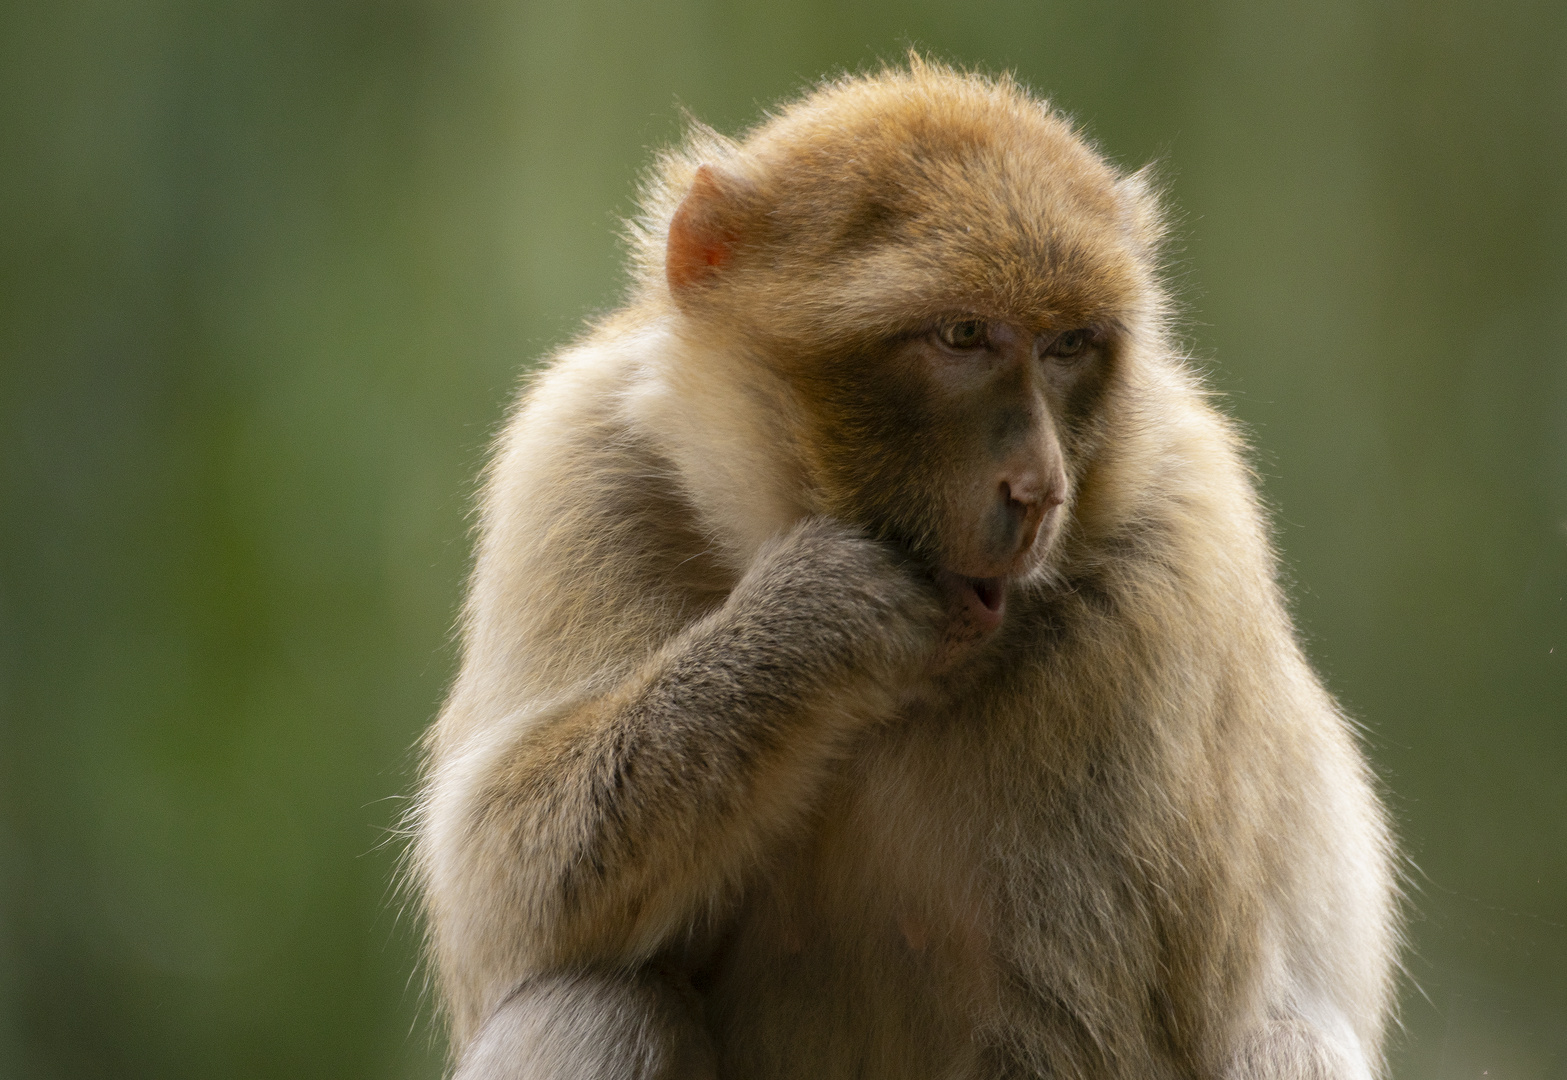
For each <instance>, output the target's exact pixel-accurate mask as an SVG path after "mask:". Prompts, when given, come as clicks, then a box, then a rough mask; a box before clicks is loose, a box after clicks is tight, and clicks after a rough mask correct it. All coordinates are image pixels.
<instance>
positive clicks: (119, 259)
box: [0, 0, 1567, 1080]
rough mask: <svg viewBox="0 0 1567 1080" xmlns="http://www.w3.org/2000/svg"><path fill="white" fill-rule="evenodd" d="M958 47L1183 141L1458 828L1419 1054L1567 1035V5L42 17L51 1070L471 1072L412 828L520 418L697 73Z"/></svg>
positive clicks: (6, 133) (1167, 149) (1409, 1001)
mask: <svg viewBox="0 0 1567 1080" xmlns="http://www.w3.org/2000/svg"><path fill="white" fill-rule="evenodd" d="M909 44H918V45H921V46H923V47H926V48H929V49H931V50H933V51H934V52H935V53H936V54H937V55H940V56H943V57H946V58H949V59H953V60H956V61H959V62H964V63H973V64H979V65H982V66H985V67H987V68H989V69H992V70H997V69H1001V68H1004V67H1011V68H1015V69H1016V70H1017V71H1018V73H1019V74H1020V75H1021V76H1022V77H1023V78H1024V79H1025V80H1027V81H1028V82H1029V83H1031V84H1032V85H1034V86H1035V87H1037V88H1039V89H1040V90H1042V91H1044V92H1047V93H1049V94H1050V95H1052V96H1053V97H1054V98H1055V99H1056V100H1058V101H1059V102H1060V103H1061V104H1062V106H1063V107H1065V108H1066V109H1068V110H1069V111H1071V112H1072V113H1073V114H1074V115H1076V116H1077V117H1079V118H1080V120H1081V121H1082V122H1083V124H1084V125H1085V126H1086V128H1087V129H1088V131H1089V132H1090V133H1091V134H1092V135H1093V136H1094V137H1095V138H1096V139H1097V140H1098V141H1099V142H1100V144H1101V145H1102V146H1103V147H1104V149H1105V150H1106V152H1107V153H1109V154H1110V155H1111V156H1112V157H1113V158H1115V159H1116V160H1118V161H1121V162H1123V163H1125V164H1128V165H1138V164H1141V163H1143V162H1145V161H1149V160H1157V161H1159V162H1161V163H1162V168H1163V171H1164V174H1165V175H1166V177H1167V178H1168V181H1169V189H1170V193H1171V197H1172V200H1173V203H1174V205H1175V206H1176V208H1177V211H1178V218H1177V220H1178V224H1179V229H1178V231H1179V234H1180V237H1181V240H1180V242H1179V243H1178V245H1177V247H1176V249H1175V252H1174V254H1175V257H1176V258H1175V263H1174V266H1173V268H1172V269H1173V275H1174V282H1175V284H1176V286H1177V288H1178V289H1179V291H1180V294H1181V296H1182V298H1183V300H1184V302H1185V305H1186V311H1187V313H1188V316H1189V319H1188V323H1187V332H1188V335H1189V339H1190V342H1191V345H1192V348H1193V349H1194V351H1195V353H1196V355H1197V356H1199V357H1201V358H1202V359H1203V360H1204V361H1205V363H1208V364H1209V365H1210V366H1211V368H1212V371H1213V380H1214V384H1215V386H1216V387H1217V388H1218V389H1220V390H1221V391H1222V392H1223V393H1224V394H1225V395H1226V398H1225V400H1226V403H1227V407H1229V408H1230V409H1231V410H1232V411H1233V412H1234V413H1235V414H1236V415H1238V416H1239V417H1240V418H1241V419H1242V420H1243V421H1244V422H1245V423H1246V424H1247V425H1248V428H1249V430H1250V431H1251V432H1252V433H1253V435H1254V439H1255V442H1256V445H1257V447H1258V455H1257V461H1258V467H1259V471H1260V472H1261V474H1262V476H1263V478H1264V482H1265V487H1266V491H1267V495H1268V497H1269V499H1270V501H1271V503H1272V504H1273V505H1274V506H1275V508H1276V509H1277V511H1278V515H1279V527H1278V536H1279V541H1280V545H1281V547H1282V549H1283V551H1284V553H1285V557H1286V560H1287V564H1288V568H1289V573H1290V577H1291V580H1292V594H1293V596H1294V597H1295V600H1296V608H1297V611H1298V614H1299V617H1300V621H1301V624H1302V627H1303V629H1304V632H1305V634H1306V636H1307V639H1308V644H1309V647H1310V649H1311V651H1312V653H1313V655H1314V657H1315V658H1316V659H1317V660H1318V662H1319V664H1320V665H1321V667H1322V669H1323V670H1324V672H1325V673H1326V676H1327V678H1328V681H1329V683H1330V685H1331V686H1332V687H1333V689H1334V690H1335V692H1337V693H1338V694H1339V695H1340V696H1341V697H1342V698H1343V700H1344V701H1345V702H1346V703H1347V705H1348V706H1349V707H1350V708H1351V709H1352V710H1353V712H1354V713H1355V714H1356V715H1357V716H1358V717H1360V718H1362V719H1363V720H1364V722H1365V724H1366V728H1367V733H1368V734H1367V740H1368V744H1369V746H1370V748H1371V750H1372V753H1373V756H1374V758H1375V760H1376V762H1377V765H1378V768H1379V771H1380V773H1381V775H1382V776H1383V777H1384V778H1385V781H1386V784H1387V787H1388V789H1389V790H1390V792H1391V802H1392V805H1393V807H1394V808H1395V812H1396V814H1397V817H1398V820H1399V823H1400V829H1401V831H1402V833H1403V835H1404V837H1405V838H1406V840H1407V846H1408V850H1409V852H1410V854H1411V856H1412V858H1413V860H1414V863H1415V864H1416V865H1417V869H1414V870H1412V871H1411V892H1412V908H1413V910H1414V911H1415V913H1416V914H1415V919H1414V921H1413V923H1412V928H1411V929H1412V939H1413V942H1414V946H1415V947H1414V949H1413V950H1412V951H1411V954H1410V960H1409V963H1410V968H1411V972H1412V974H1413V976H1414V978H1413V980H1412V981H1411V982H1410V983H1409V984H1408V992H1407V993H1406V994H1405V1009H1404V1016H1405V1022H1406V1024H1407V1033H1405V1034H1403V1035H1401V1036H1399V1037H1398V1038H1397V1040H1396V1046H1395V1054H1394V1060H1395V1063H1396V1065H1397V1066H1398V1070H1397V1074H1398V1075H1399V1076H1400V1077H1403V1078H1408V1080H1415V1078H1422V1080H1423V1078H1432V1080H1447V1078H1459V1077H1465V1078H1467V1077H1476V1076H1480V1075H1482V1071H1483V1070H1488V1071H1489V1075H1490V1076H1492V1077H1497V1078H1504V1077H1519V1078H1535V1077H1551V1076H1567V976H1564V974H1563V973H1564V972H1567V781H1564V779H1563V778H1564V776H1567V734H1564V720H1567V676H1564V672H1567V602H1564V600H1563V597H1564V594H1567V179H1564V178H1567V6H1563V5H1561V4H1560V3H1559V2H1555V3H1548V2H1535V0H1520V2H1517V3H1510V4H1507V5H1505V6H1503V5H1496V4H1493V3H1487V2H1482V0H1452V2H1442V0H1437V2H1427V3H1420V4H1416V3H1412V2H1408V0H1402V2H1400V0H1389V2H1378V3H1371V2H1369V0H1368V2H1359V3H1356V2H1349V0H1325V2H1323V3H1319V4H1316V5H1312V6H1311V7H1310V8H1309V10H1307V9H1306V7H1305V6H1303V5H1284V4H1276V5H1275V4H1257V3H1251V2H1247V0H1212V2H1192V3H1170V4H1155V3H1151V2H1146V3H1139V2H1134V0H1124V2H1118V3H1092V2H1086V0H1077V2H1058V3H1052V2H1042V3H1023V2H1010V3H990V2H985V3H977V4H973V5H957V4H950V3H938V2H933V0H919V2H913V3H908V2H904V3H891V2H885V0H884V2H879V3H866V4H854V5H850V4H847V3H837V2H827V0H773V2H770V3H768V4H766V5H761V4H755V5H741V4H734V3H718V2H699V0H689V2H684V3H667V4H662V5H648V4H637V3H630V2H605V0H584V2H580V3H573V4H567V3H559V4H551V5H530V4H525V3H524V4H518V3H511V4H502V3H451V2H446V3H437V2H433V0H380V2H369V0H313V2H304V0H272V2H250V3H243V2H242V3H233V4H208V3H192V2H183V3H181V2H162V3H159V2H152V0H148V2H142V3H137V4H112V3H89V2H84V0H68V2H62V3H57V4H20V3H16V4H9V5H6V6H5V7H4V8H3V9H0V1076H5V1077H18V1078H55V1077H62V1078H63V1077H72V1078H76V1077H82V1078H91V1077H114V1078H137V1077H156V1078H160V1080H170V1078H184V1077H189V1078H210V1077H220V1076H221V1077H233V1078H243V1077H263V1076H266V1077H285V1076H286V1077H291V1078H302V1077H323V1078H324V1077H333V1078H342V1077H358V1076H363V1077H372V1076H374V1077H385V1076H408V1077H432V1076H434V1075H436V1074H437V1072H438V1069H439V1060H440V1046H439V1042H438V1040H435V1039H433V1038H432V1036H431V1035H430V1034H429V1027H428V1011H429V1010H428V1007H427V1005H426V1004H425V1002H424V998H423V995H422V992H421V989H420V982H419V978H418V976H417V975H413V974H411V973H412V972H414V970H415V959H414V954H415V948H414V939H415V936H416V933H415V930H414V927H413V926H412V925H411V923H410V921H409V920H408V919H406V918H401V917H400V916H399V910H400V902H399V900H398V898H397V896H396V893H395V891H394V890H393V888H392V882H393V878H394V864H395V858H396V850H397V846H396V844H395V843H392V844H388V843H386V840H387V838H388V836H389V835H390V830H391V828H392V827H393V826H394V824H395V822H396V820H397V818H398V815H399V813H400V812H401V808H402V806H403V803H402V801H401V797H402V796H403V795H405V794H406V793H407V791H408V790H409V786H410V775H411V767H412V763H413V761H414V751H413V744H414V741H415V739H416V737H417V733H418V732H419V730H420V729H421V728H422V727H423V725H424V724H425V723H426V722H427V721H428V719H429V717H430V715H431V714H432V712H433V710H434V709H435V707H436V705H437V703H438V701H439V699H440V696H441V691H442V687H443V684H444V683H445V681H446V679H447V678H448V677H449V675H450V671H451V666H452V661H453V651H452V648H451V645H450V643H449V628H450V625H451V622H452V617H453V613H454V609H455V604H456V601H457V597H458V592H459V587H460V581H461V577H462V572H463V568H464V564H465V560H466V557H467V556H466V551H467V536H466V528H467V519H466V516H465V515H466V508H467V501H468V494H469V492H470V491H471V484H472V481H471V478H472V476H473V474H474V473H475V471H476V470H477V468H478V465H479V463H480V461H481V458H482V455H483V448H484V445H485V443H486V441H487V439H488V438H489V437H490V435H491V433H492V432H493V431H494V430H495V427H496V424H497V422H498V420H499V418H500V416H501V415H502V411H503V409H504V407H505V403H506V400H507V398H508V396H509V394H510V392H511V388H512V386H513V385H514V383H515V379H516V377H517V375H518V373H519V371H521V370H523V369H524V368H525V367H526V366H527V365H528V364H529V363H530V362H531V361H532V360H534V359H536V358H537V357H539V356H540V355H542V354H543V353H545V352H546V351H547V350H548V349H549V348H550V347H551V346H552V345H554V344H556V343H558V342H560V341H562V340H564V339H566V338H567V337H569V336H570V335H571V334H572V333H573V332H574V330H575V328H576V327H577V326H578V325H579V323H580V320H581V318H582V316H583V315H584V314H586V313H589V312H591V311H594V310H599V309H603V308H605V307H607V306H610V305H612V304H613V303H614V301H615V297H616V295H617V290H618V288H619V279H618V276H617V275H618V270H617V261H618V259H619V249H618V247H617V241H616V239H615V232H616V219H617V216H618V215H620V214H623V213H625V212H627V211H628V210H629V209H630V196H631V192H632V189H633V184H634V179H635V176H636V173H637V170H638V169H639V168H640V167H641V166H642V165H643V164H644V163H645V162H646V160H647V157H648V151H649V149H650V148H651V147H653V146H656V145H657V144H659V143H662V142H664V141H667V140H668V139H670V138H671V137H673V136H674V135H675V134H676V132H677V131H678V125H679V109H680V108H681V107H682V106H683V107H687V108H689V109H690V110H691V111H692V113H694V114H695V115H696V116H698V117H700V118H702V119H704V120H707V121H709V122H711V123H714V124H716V125H717V126H719V127H720V128H722V129H726V130H733V129H735V128H736V127H738V126H740V125H743V124H745V123H747V122H749V121H750V120H752V119H754V118H755V117H756V115H757V113H758V110H759V109H760V108H761V107H763V106H764V105H765V104H766V103H767V102H769V101H772V100H774V99H776V98H777V97H779V96H780V95H784V94H787V93H790V92H792V91H794V90H796V89H797V88H799V87H800V86H801V85H802V84H803V83H804V82H805V81H807V80H809V79H811V78H813V77H815V76H816V75H819V74H821V73H823V72H828V71H833V70H841V69H845V68H849V69H852V68H855V67H859V66H863V65H865V64H868V63H871V62H873V61H874V60H875V59H876V58H878V57H888V58H896V57H897V56H898V55H900V54H901V52H902V50H903V48H904V47H906V46H907V45H909ZM1416 983H1418V984H1419V986H1420V987H1422V988H1423V994H1422V993H1421V992H1420V991H1417V990H1416V989H1415V988H1414V987H1415V984H1416Z"/></svg>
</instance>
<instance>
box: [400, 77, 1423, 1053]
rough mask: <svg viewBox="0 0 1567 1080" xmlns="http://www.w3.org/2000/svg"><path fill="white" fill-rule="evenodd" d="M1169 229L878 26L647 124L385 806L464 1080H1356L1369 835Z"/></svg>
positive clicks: (1381, 880) (1367, 1000)
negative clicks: (407, 792) (662, 144)
mask: <svg viewBox="0 0 1567 1080" xmlns="http://www.w3.org/2000/svg"><path fill="white" fill-rule="evenodd" d="M1165 222H1166V215H1165V213H1164V211H1163V210H1162V208H1161V199H1160V194H1159V192H1158V190H1157V185H1156V184H1155V183H1154V180H1153V178H1152V177H1151V175H1150V174H1149V172H1148V170H1146V169H1145V170H1142V171H1135V172H1131V171H1124V170H1121V169H1120V168H1118V167H1116V166H1114V165H1112V164H1110V163H1109V162H1108V161H1107V160H1106V159H1105V158H1104V157H1103V156H1102V155H1101V154H1100V153H1099V152H1098V151H1097V150H1096V149H1094V148H1093V147H1092V146H1090V144H1089V143H1088V142H1087V140H1086V139H1085V138H1084V137H1083V136H1082V135H1080V134H1079V133H1078V131H1077V129H1076V128H1075V127H1074V125H1073V123H1072V122H1071V121H1070V120H1069V119H1068V118H1066V117H1064V116H1063V115H1062V114H1061V113H1060V112H1059V111H1058V110H1057V109H1056V108H1054V107H1053V106H1052V105H1051V104H1050V103H1049V102H1047V101H1045V100H1042V99H1040V98H1039V97H1037V96H1035V95H1034V94H1033V92H1032V91H1030V90H1029V89H1027V88H1026V87H1025V86H1023V85H1022V84H1021V83H1020V82H1019V81H1018V80H1016V79H1015V78H1013V77H1011V76H992V75H986V74H983V73H976V72H968V71H962V70H958V69H955V68H951V67H948V66H945V65H943V64H941V63H938V62H936V61H933V60H927V59H923V58H921V57H920V56H918V55H917V54H911V56H910V58H909V60H908V62H907V63H906V64H904V65H891V66H888V67H886V68H884V69H882V70H880V71H877V72H874V73H867V74H856V75H845V76H841V77H837V78H834V79H829V80H826V81H823V82H821V83H819V84H816V85H815V86H814V87H812V88H810V89H809V90H807V91H805V92H803V93H802V95H801V96H800V97H798V98H797V99H794V100H792V101H790V102H787V103H786V104H784V105H782V106H780V107H779V108H778V109H777V110H776V111H774V112H772V113H771V114H769V115H768V116H766V117H765V118H764V119H763V120H762V121H761V122H759V123H758V124H757V125H756V126H755V127H754V128H753V129H751V130H750V131H749V132H747V133H745V134H743V135H742V136H739V137H737V138H733V139H731V138H726V137H724V136H721V135H719V134H718V133H717V132H715V131H713V130H711V129H708V128H705V127H702V126H701V125H698V124H694V123H693V125H692V128H691V131H690V133H689V135H688V137H687V138H686V139H685V141H684V142H683V143H681V144H680V145H678V146H677V147H675V148H674V149H671V150H667V151H665V152H664V153H663V154H662V156H661V157H660V158H659V159H658V161H657V163H656V164H655V165H654V166H653V168H652V170H651V172H650V175H649V179H648V180H647V182H646V185H645V190H644V193H643V198H642V203H641V211H640V213H639V215H638V216H637V217H635V218H634V219H633V221H632V222H631V224H630V226H629V230H628V235H629V242H630V247H631V257H630V260H629V263H630V273H629V279H630V285H629V288H628V296H627V298H626V301H625V304H624V306H623V307H621V308H620V309H619V310H617V311H615V312H613V313H611V314H609V315H607V316H604V317H602V318H600V319H599V320H598V321H597V322H596V323H595V324H593V325H592V326H590V327H589V328H588V329H587V330H586V331H585V332H584V333H583V335H582V336H581V337H580V338H579V339H578V340H577V341H576V342H575V343H573V344H570V345H568V346H567V347H565V348H564V349H562V350H561V351H560V352H558V354H556V355H555V356H554V357H553V358H552V359H551V360H550V361H549V362H548V363H547V364H545V365H544V366H543V369H542V371H540V372H539V373H537V374H535V375H534V376H533V377H532V378H531V380H530V381H529V383H528V384H527V386H526V387H525V389H524V390H523V391H522V393H521V395H520V398H519V400H518V403H517V405H516V407H515V408H514V410H513V412H512V413H511V415H510V417H509V420H508V421H507V423H506V425H505V427H504V431H503V433H502V434H501V435H500V436H499V438H498V441H497V443H496V445H495V447H494V451H493V456H492V459H491V461H490V464H489V465H488V469H487V472H486V473H485V476H484V479H483V481H482V489H481V494H480V496H479V500H478V509H477V518H478V524H477V528H476V536H477V539H476V551H475V555H474V563H473V569H472V574H471V579H470V583H469V587H468V593H467V599H466V604H465V608H464V611H463V615H462V619H461V644H462V656H461V663H460V667H459V671H458V673H457V675H456V677H455V680H454V682H453V685H452V687H451V689H450V693H449V697H448V700H447V702H446V704H445V706H444V708H443V710H442V712H441V714H440V715H439V717H438V719H437V720H436V722H435V723H434V725H433V726H432V728H431V730H430V732H429V734H428V735H427V737H426V741H425V744H424V746H425V753H426V764H425V766H424V771H423V774H422V780H421V789H420V793H419V795H418V798H417V805H416V810H415V811H414V813H415V817H414V820H413V822H412V825H411V831H412V833H413V835H414V841H413V844H412V846H411V856H410V858H411V868H412V869H411V873H412V876H413V879H414V881H415V882H416V886H417V888H418V890H419V893H420V895H421V897H422V909H423V913H424V919H425V924H426V927H427V935H428V942H429V949H428V951H429V957H430V964H431V969H432V972H433V980H434V982H435V983H436V985H437V987H438V993H439V995H440V999H441V1001H442V1003H443V1008H444V1010H445V1014H446V1019H447V1025H448V1028H449V1033H450V1044H451V1047H452V1055H453V1063H454V1064H453V1070H454V1071H453V1075H454V1076H456V1077H458V1078H460V1080H499V1078H528V1080H543V1078H568V1077H570V1078H584V1080H585V1078H595V1080H597V1078H605V1080H608V1078H617V1080H618V1078H626V1080H630V1078H646V1080H652V1078H708V1080H713V1078H723V1080H788V1078H804V1077H811V1078H817V1080H831V1078H837V1077H862V1078H870V1080H877V1078H922V1077H928V1078H932V1080H937V1078H940V1080H958V1078H974V1080H981V1078H983V1080H1002V1078H1007V1080H1011V1078H1022V1077H1037V1078H1047V1077H1048V1078H1052V1080H1100V1078H1104V1080H1110V1078H1119V1080H1176V1078H1203V1080H1208V1078H1213V1080H1264V1078H1267V1080H1371V1078H1373V1077H1378V1076H1381V1075H1383V1074H1384V1071H1385V1064H1384V1060H1383V1051H1382V1042H1383V1036H1384V1030H1385V1028H1386V1027H1387V1025H1388V1023H1389V1018H1390V1015H1391V1011H1392V1002H1393V988H1394V984H1395V974H1396V968H1397V953H1398V948H1399V940H1400V923H1399V899H1398V892H1397V884H1396V862H1395V848H1394V843H1393V840H1392V838H1391V832H1390V826H1389V823H1388V821H1387V818H1386V815H1385V813H1384V811H1383V809H1382V808H1381V805H1380V801H1379V798H1378V796H1377V794H1376V789H1375V784H1374V781H1373V778H1372V776H1371V774H1370V771H1369V767H1368V765H1367V763H1366V761H1365V759H1364V756H1363V754H1362V751H1361V750H1360V748H1359V743H1358V740H1357V737H1356V734H1355V731H1354V728H1353V726H1352V724H1351V722H1350V721H1349V720H1348V719H1347V718H1346V716H1345V715H1344V714H1343V712H1342V711H1341V710H1340V708H1339V707H1338V705H1337V704H1336V703H1335V702H1334V700H1333V699H1332V698H1331V697H1330V696H1329V694H1328V693H1327V691H1326V690H1325V689H1324V687H1323V685H1322V683H1321V682H1320V681H1319V679H1318V678H1317V676H1316V675H1315V674H1314V672H1313V670H1312V668H1311V667H1310V666H1309V663H1308V661H1307V660H1306V658H1305V656H1304V654H1303V651H1302V648H1301V646H1300V644H1299V643H1298V640H1297V637H1296V634H1295V631H1294V628H1293V625H1292V621H1291V617H1290V615H1289V613H1288V609H1287V606H1286V603H1285V600H1284V598H1283V595H1282V592H1281V588H1280V586H1279V584H1278V571H1277V567H1276V557H1275V554H1274V552H1273V549H1272V545H1271V540H1270V537H1269V532H1268V523H1267V520H1266V517H1265V515H1264V513H1263V510H1262V508H1261V504H1260V502H1259V498H1258V496H1257V494H1256V491H1255V483H1254V479H1253V476H1252V474H1251V472H1250V469H1249V466H1248V464H1247V456H1246V455H1247V448H1246V445H1245V443H1244V441H1243V439H1242V437H1241V435H1240V434H1239V432H1238V429H1237V426H1236V425H1235V423H1234V422H1233V421H1231V420H1230V419H1228V418H1226V417H1225V416H1224V415H1223V414H1222V413H1221V412H1220V411H1219V410H1218V408H1217V407H1216V406H1215V405H1214V403H1213V401H1212V400H1211V394H1210V393H1209V391H1208V390H1207V389H1206V388H1205V385H1204V382H1203V380H1202V378H1201V377H1200V375H1199V373H1198V372H1197V371H1196V369H1195V367H1194V365H1193V363H1192V362H1191V361H1190V359H1189V358H1187V357H1186V355H1185V354H1184V352H1183V350H1182V349H1181V348H1180V347H1179V346H1178V344H1177V339H1176V336H1175V335H1176V330H1175V324H1176V315H1175V314H1174V310H1175V309H1174V306H1173V302H1172V300H1171V299H1170V295H1169V292H1168V290H1167V288H1166V286H1165V284H1164V281H1163V277H1162V275H1163V273H1164V258H1165V255H1164V252H1165V249H1166V246H1167V239H1166V235H1167V231H1168V230H1167V226H1166V224H1165Z"/></svg>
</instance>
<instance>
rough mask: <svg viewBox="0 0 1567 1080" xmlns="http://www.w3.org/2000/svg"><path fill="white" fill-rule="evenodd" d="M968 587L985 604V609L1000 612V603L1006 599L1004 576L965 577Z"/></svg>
mask: <svg viewBox="0 0 1567 1080" xmlns="http://www.w3.org/2000/svg"><path fill="white" fill-rule="evenodd" d="M964 580H965V581H966V582H967V583H968V587H969V588H971V589H973V590H974V595H975V596H977V597H978V598H979V602H980V603H981V604H983V605H984V606H985V610H986V611H994V612H996V613H997V614H1000V612H1001V605H1002V604H1004V603H1006V600H1007V582H1006V578H998V577H991V578H965V579H964Z"/></svg>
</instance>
